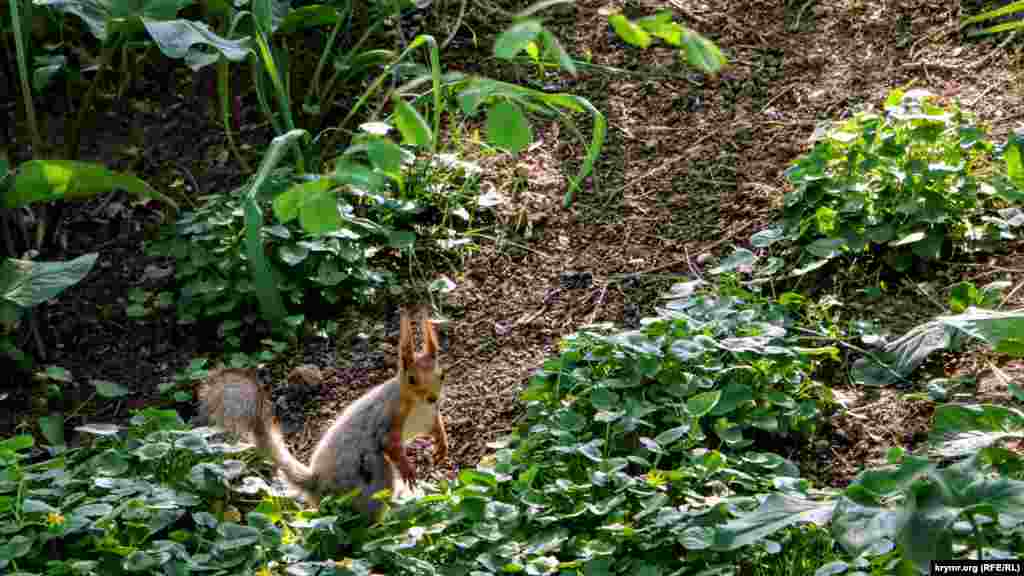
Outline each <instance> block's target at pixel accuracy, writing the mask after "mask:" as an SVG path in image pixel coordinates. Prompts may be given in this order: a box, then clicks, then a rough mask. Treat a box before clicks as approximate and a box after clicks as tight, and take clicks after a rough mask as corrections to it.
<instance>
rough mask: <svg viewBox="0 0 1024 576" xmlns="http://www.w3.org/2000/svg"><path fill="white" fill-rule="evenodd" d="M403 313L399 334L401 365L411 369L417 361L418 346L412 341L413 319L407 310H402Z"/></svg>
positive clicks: (405, 368) (403, 367) (404, 368)
mask: <svg viewBox="0 0 1024 576" xmlns="http://www.w3.org/2000/svg"><path fill="white" fill-rule="evenodd" d="M401 314H402V321H401V328H400V329H399V335H398V357H399V365H400V366H401V368H402V369H403V370H411V369H412V367H413V364H414V363H415V362H416V348H415V347H414V346H413V342H412V320H411V319H410V318H409V314H408V313H407V312H406V311H405V310H402V313H401Z"/></svg>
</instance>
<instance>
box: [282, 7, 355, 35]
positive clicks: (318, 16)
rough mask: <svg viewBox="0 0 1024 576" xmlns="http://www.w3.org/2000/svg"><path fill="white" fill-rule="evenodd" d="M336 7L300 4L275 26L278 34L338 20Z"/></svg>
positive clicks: (328, 23)
mask: <svg viewBox="0 0 1024 576" xmlns="http://www.w3.org/2000/svg"><path fill="white" fill-rule="evenodd" d="M338 18H339V15H338V9H337V8H335V7H334V6H331V5H325V4H313V5H310V6H300V7H298V8H292V9H290V10H289V11H288V15H287V16H285V18H284V20H282V21H281V24H280V25H279V26H278V27H277V30H276V32H277V33H279V34H292V33H295V32H298V31H300V30H305V29H307V28H316V27H318V26H328V25H332V24H335V23H337V22H338Z"/></svg>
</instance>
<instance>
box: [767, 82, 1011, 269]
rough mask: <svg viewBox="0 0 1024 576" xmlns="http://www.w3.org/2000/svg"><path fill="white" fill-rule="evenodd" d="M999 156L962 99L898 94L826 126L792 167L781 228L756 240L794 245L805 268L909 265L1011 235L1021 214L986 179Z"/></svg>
mask: <svg viewBox="0 0 1024 576" xmlns="http://www.w3.org/2000/svg"><path fill="white" fill-rule="evenodd" d="M993 152H994V147H993V145H992V143H991V142H989V141H988V140H987V138H986V133H985V130H984V129H983V128H982V127H980V126H978V125H976V124H975V123H974V122H973V121H972V120H971V118H970V116H969V115H968V114H966V113H964V112H963V111H961V110H959V109H958V108H957V107H956V106H955V105H949V106H945V107H944V106H941V105H939V104H938V103H937V102H936V101H935V100H934V98H933V97H932V95H931V94H929V93H928V92H927V91H924V90H909V91H903V90H893V91H892V92H891V93H890V94H889V97H888V98H887V99H886V101H885V104H884V110H883V112H882V113H877V112H873V111H865V112H859V113H857V114H855V115H854V116H853V117H852V118H850V119H849V120H846V121H844V122H841V123H838V124H837V125H835V126H834V127H831V128H828V129H827V130H825V131H823V132H822V133H821V134H820V135H819V138H818V139H817V140H816V142H815V144H814V147H813V148H812V150H811V151H810V152H808V153H807V154H805V155H803V156H801V157H800V158H799V159H797V160H796V161H795V162H794V163H793V165H792V166H791V167H790V168H789V169H788V170H787V171H786V177H787V179H788V180H789V181H790V182H791V183H792V185H793V190H792V191H791V192H789V193H788V194H787V195H786V197H785V205H784V208H783V213H782V222H781V225H779V226H778V227H776V228H772V229H769V230H766V231H764V232H762V233H759V234H758V235H755V236H754V238H753V239H752V242H753V243H754V245H755V246H758V247H765V246H768V245H770V244H772V243H774V242H775V241H777V240H779V239H786V240H790V241H792V242H794V243H796V244H797V245H798V246H799V247H801V248H802V250H803V253H802V254H800V255H799V260H800V267H799V268H798V269H797V270H796V273H797V274H803V273H807V272H810V271H812V270H815V269H817V268H820V267H821V266H823V265H824V264H826V263H827V262H828V261H829V260H831V259H833V258H837V257H842V256H858V255H862V254H869V255H874V256H878V257H880V258H882V259H883V260H884V261H885V262H886V263H887V264H888V265H890V266H891V267H893V268H894V269H896V270H899V271H903V270H906V269H908V268H909V267H910V266H911V265H912V264H913V262H914V260H915V259H918V260H923V261H934V260H937V259H939V258H940V257H942V256H947V257H948V256H949V255H951V254H952V252H953V251H954V250H969V249H972V248H974V247H977V246H978V245H980V243H981V242H983V241H998V240H1001V239H1004V238H1006V237H1012V234H1011V230H1010V228H1012V227H1014V226H1015V225H1019V222H1017V221H1016V220H1013V216H1014V215H1015V214H1017V213H1019V211H1015V210H1016V209H1014V208H1010V207H1009V206H1008V201H1009V200H1010V198H1009V197H1007V196H1006V195H1004V194H1001V193H1000V191H1001V190H1003V191H1005V189H1003V188H1002V187H1000V188H997V187H995V186H993V185H992V184H990V183H989V182H988V179H987V178H986V176H985V174H986V173H988V174H991V173H992V172H993V170H994V168H993V165H994V163H993ZM996 216H998V217H996ZM1008 235H1009V236H1008Z"/></svg>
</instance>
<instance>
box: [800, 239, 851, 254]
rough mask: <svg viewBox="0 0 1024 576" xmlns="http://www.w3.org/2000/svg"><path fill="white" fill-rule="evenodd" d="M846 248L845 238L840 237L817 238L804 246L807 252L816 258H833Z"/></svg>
mask: <svg viewBox="0 0 1024 576" xmlns="http://www.w3.org/2000/svg"><path fill="white" fill-rule="evenodd" d="M845 249H846V240H844V239H842V238H819V239H817V240H815V241H814V242H811V243H810V244H808V245H807V246H806V250H807V252H809V253H810V254H811V255H812V256H816V257H818V258H824V259H828V258H835V257H836V256H839V255H840V254H842V252H843V250H845Z"/></svg>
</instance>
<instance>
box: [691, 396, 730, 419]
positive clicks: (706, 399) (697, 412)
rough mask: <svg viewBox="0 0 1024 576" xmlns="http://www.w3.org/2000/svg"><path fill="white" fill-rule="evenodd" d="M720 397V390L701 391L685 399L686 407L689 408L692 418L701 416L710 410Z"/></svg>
mask: <svg viewBox="0 0 1024 576" xmlns="http://www.w3.org/2000/svg"><path fill="white" fill-rule="evenodd" d="M721 397H722V391H721V390H712V391H710V392H703V393H701V394H697V395H696V396H693V397H692V398H690V399H689V400H687V401H686V408H687V410H689V412H690V415H691V416H693V417H694V418H700V417H701V416H704V415H705V414H708V413H709V412H711V410H712V409H713V408H714V407H715V406H716V405H717V404H718V401H719V399H720V398H721Z"/></svg>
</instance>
